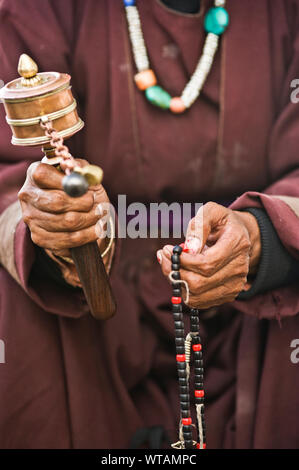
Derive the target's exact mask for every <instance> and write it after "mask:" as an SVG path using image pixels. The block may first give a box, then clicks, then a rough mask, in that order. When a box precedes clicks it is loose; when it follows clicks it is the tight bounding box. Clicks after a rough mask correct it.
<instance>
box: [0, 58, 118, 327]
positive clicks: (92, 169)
mask: <svg viewBox="0 0 299 470" xmlns="http://www.w3.org/2000/svg"><path fill="white" fill-rule="evenodd" d="M18 72H19V74H20V77H19V78H17V79H16V80H13V81H11V82H9V83H7V84H6V85H5V86H4V87H3V88H2V89H1V90H0V99H1V100H2V102H3V104H4V108H5V111H6V120H7V123H8V124H9V126H10V127H11V130H12V140H11V142H12V144H13V145H18V146H26V147H27V146H30V147H39V146H42V147H43V151H44V154H45V155H44V158H43V159H42V162H43V163H48V164H51V165H55V166H57V168H58V169H60V164H61V163H62V162H63V163H64V166H65V167H66V170H65V172H66V176H65V178H64V180H63V188H64V190H65V191H66V193H67V194H69V195H70V196H73V197H79V196H81V195H83V194H84V193H85V192H86V191H87V190H88V188H89V186H91V185H96V184H100V183H101V182H102V178H103V171H102V170H101V168H99V167H97V166H96V165H87V166H85V167H84V168H81V167H79V166H78V165H76V162H75V159H74V157H73V156H72V155H71V154H70V153H69V150H68V148H67V147H66V146H65V145H64V139H65V138H69V137H71V136H72V135H74V134H75V133H76V132H78V131H80V130H81V129H82V128H83V126H84V122H83V121H82V120H81V119H80V117H79V116H78V113H77V103H76V100H75V99H74V97H73V94H72V91H71V85H70V81H71V77H70V75H68V74H65V73H58V72H42V73H38V67H37V65H36V63H35V62H34V61H33V60H32V59H31V58H30V57H29V56H27V55H26V54H22V55H21V57H20V60H19V65H18ZM71 253H72V258H73V261H74V263H75V265H76V268H77V272H78V274H79V277H80V280H81V283H82V287H83V290H84V293H85V297H86V300H87V302H88V304H89V307H90V311H91V313H92V315H93V316H94V317H95V318H97V319H102V320H106V319H108V318H110V317H112V316H113V315H114V313H115V311H116V304H115V301H114V298H113V294H112V290H111V287H110V284H109V279H108V276H107V273H106V269H105V266H104V264H103V261H102V257H101V254H100V252H99V248H98V245H97V243H96V242H93V243H88V244H86V245H84V246H81V247H77V248H72V249H71Z"/></svg>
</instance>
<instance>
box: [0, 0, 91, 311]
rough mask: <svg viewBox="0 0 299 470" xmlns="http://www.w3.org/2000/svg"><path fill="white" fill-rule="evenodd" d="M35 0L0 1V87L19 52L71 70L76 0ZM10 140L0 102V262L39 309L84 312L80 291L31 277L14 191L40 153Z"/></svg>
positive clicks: (30, 249)
mask: <svg viewBox="0 0 299 470" xmlns="http://www.w3.org/2000/svg"><path fill="white" fill-rule="evenodd" d="M37 3H38V2H36V1H34V0H22V5H20V2H19V1H18V0H0V80H1V82H0V86H1V84H2V86H3V84H4V83H7V82H9V81H10V80H13V79H14V78H16V76H17V64H18V59H19V56H20V55H21V54H22V53H27V54H28V55H30V56H31V57H32V58H33V59H34V60H35V61H36V62H37V63H38V65H39V69H40V70H41V71H45V70H58V71H60V72H66V73H70V72H71V70H70V69H71V65H70V64H71V60H70V50H71V47H72V46H73V44H72V42H73V41H74V38H73V37H72V34H73V33H72V24H73V22H74V15H75V14H74V7H75V6H76V3H77V2H76V0H64V1H63V2H61V1H58V0H43V2H42V7H40V6H38V5H37ZM79 139H80V137H79ZM71 140H72V139H71ZM10 141H11V131H10V129H9V127H8V125H7V123H6V121H5V112H4V109H3V106H2V105H0V213H1V216H0V239H1V247H0V262H1V264H2V266H4V267H5V269H6V270H7V271H8V272H9V274H10V275H11V276H12V277H13V278H14V279H15V280H16V282H18V283H19V284H20V285H21V286H22V287H23V289H24V290H25V291H26V292H27V294H28V295H29V296H30V297H31V298H32V299H33V301H34V302H36V303H37V304H38V305H40V306H41V307H42V308H43V309H44V310H46V311H48V312H50V313H54V314H57V315H63V316H70V317H80V316H82V315H84V314H86V313H87V312H88V307H87V304H86V302H85V298H84V296H83V293H82V291H81V290H79V292H78V290H77V291H75V290H73V291H70V290H68V289H66V288H65V286H62V285H59V284H58V283H55V282H54V281H53V280H51V279H50V278H43V277H39V276H31V273H32V267H33V265H34V263H35V260H36V250H35V246H34V244H33V242H32V241H31V236H30V231H29V229H28V227H27V226H26V225H25V224H24V222H23V221H22V215H21V210H20V205H19V203H18V200H17V194H18V191H19V189H20V188H21V187H22V185H23V183H24V181H25V176H26V171H27V168H28V166H29V165H30V164H31V163H32V162H33V161H38V160H40V159H41V156H42V154H41V150H40V149H32V148H19V147H15V146H13V145H11V142H10ZM77 141H78V139H77V140H76V142H77ZM79 142H80V141H79ZM68 143H69V142H68ZM79 145H80V143H79ZM70 292H71V295H70Z"/></svg>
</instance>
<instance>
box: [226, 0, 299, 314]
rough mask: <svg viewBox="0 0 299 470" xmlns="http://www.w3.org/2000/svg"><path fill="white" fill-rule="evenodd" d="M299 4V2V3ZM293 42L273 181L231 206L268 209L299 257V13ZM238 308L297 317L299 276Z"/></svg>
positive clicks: (272, 159) (272, 151)
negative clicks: (296, 85) (298, 94)
mask: <svg viewBox="0 0 299 470" xmlns="http://www.w3.org/2000/svg"><path fill="white" fill-rule="evenodd" d="M297 3H298V2H297ZM295 20H296V23H297V27H296V29H295V31H296V35H295V38H294V43H293V58H292V61H291V63H290V65H289V67H288V69H287V71H286V75H285V81H284V88H283V90H282V93H281V103H282V105H281V111H280V113H279V115H278V117H277V119H276V122H275V123H274V125H273V128H272V132H271V135H270V137H269V146H268V160H269V168H270V171H271V175H270V177H271V181H273V183H272V184H271V185H269V187H267V188H266V189H265V190H264V191H263V192H255V191H249V192H246V193H244V194H243V195H241V197H239V198H238V199H237V200H236V201H235V202H234V203H233V204H232V205H231V206H230V207H231V209H235V210H246V208H260V209H263V210H264V211H266V213H267V214H268V216H269V218H270V220H271V222H272V224H273V226H274V227H275V229H276V232H277V235H278V237H279V239H280V241H281V243H282V244H283V246H284V247H285V249H286V250H287V251H288V252H289V253H290V254H291V255H292V256H293V257H294V258H296V259H297V260H299V236H298V234H299V103H295V102H293V101H292V100H291V94H292V92H293V91H294V90H293V89H292V88H291V83H292V81H293V80H294V78H298V77H299V12H298V8H297V18H296V19H294V22H295ZM235 304H236V306H237V308H238V309H239V310H241V311H243V312H244V313H248V314H250V315H254V316H256V317H258V318H267V319H273V318H277V319H278V320H280V318H283V317H288V316H294V315H296V314H297V313H298V312H299V279H298V280H297V281H296V282H295V283H294V284H292V285H288V286H284V287H281V288H277V289H273V290H271V291H268V292H266V293H262V294H258V295H256V296H255V297H254V298H252V299H250V300H246V301H236V302H235Z"/></svg>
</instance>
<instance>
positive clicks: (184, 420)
mask: <svg viewBox="0 0 299 470" xmlns="http://www.w3.org/2000/svg"><path fill="white" fill-rule="evenodd" d="M190 424H192V418H182V425H183V426H190Z"/></svg>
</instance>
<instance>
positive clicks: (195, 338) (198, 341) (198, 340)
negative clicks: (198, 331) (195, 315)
mask: <svg viewBox="0 0 299 470" xmlns="http://www.w3.org/2000/svg"><path fill="white" fill-rule="evenodd" d="M192 344H201V337H200V336H199V335H196V336H193V338H192Z"/></svg>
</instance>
